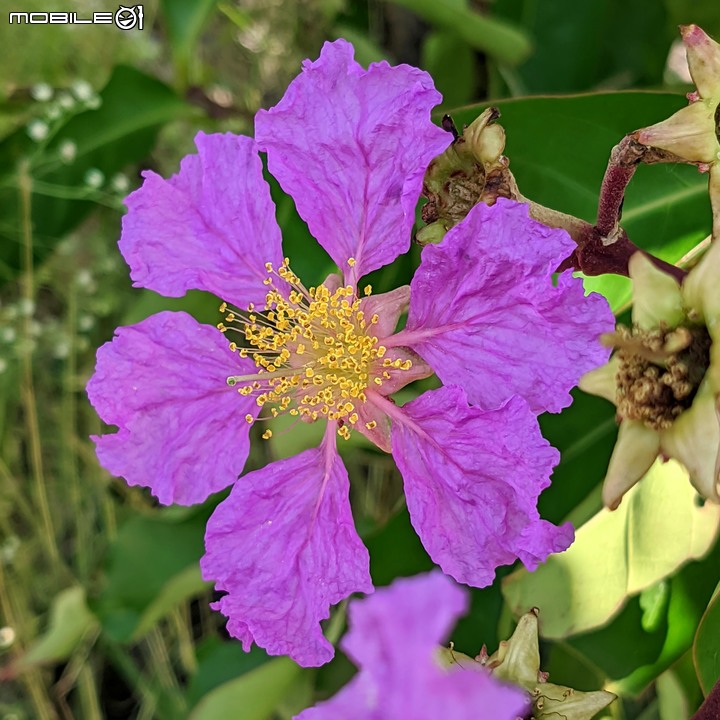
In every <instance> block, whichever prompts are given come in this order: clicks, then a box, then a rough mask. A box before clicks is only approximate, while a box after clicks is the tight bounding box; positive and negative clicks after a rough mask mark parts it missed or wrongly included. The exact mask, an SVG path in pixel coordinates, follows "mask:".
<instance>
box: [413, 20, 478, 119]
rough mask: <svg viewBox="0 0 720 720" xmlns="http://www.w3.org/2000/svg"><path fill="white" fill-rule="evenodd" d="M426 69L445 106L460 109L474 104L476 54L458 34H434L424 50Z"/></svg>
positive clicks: (424, 65)
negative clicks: (463, 105) (470, 103)
mask: <svg viewBox="0 0 720 720" xmlns="http://www.w3.org/2000/svg"><path fill="white" fill-rule="evenodd" d="M421 65H422V67H423V68H424V69H425V70H427V71H428V72H429V73H430V75H432V78H433V80H434V82H435V87H436V88H437V89H438V90H439V91H440V92H441V93H442V96H443V106H445V107H456V106H458V105H462V104H464V103H467V102H469V101H470V100H472V98H473V95H474V93H475V85H476V81H477V78H476V73H475V52H474V51H473V49H472V48H471V47H470V45H468V43H466V42H465V41H464V40H463V39H462V38H460V37H459V36H458V35H457V33H454V32H448V31H444V32H433V33H430V34H429V35H428V36H427V38H425V42H424V43H423V49H422V60H421Z"/></svg>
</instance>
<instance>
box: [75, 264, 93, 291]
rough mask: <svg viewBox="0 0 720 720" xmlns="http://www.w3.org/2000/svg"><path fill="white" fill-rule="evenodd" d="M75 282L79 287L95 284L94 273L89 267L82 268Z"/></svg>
mask: <svg viewBox="0 0 720 720" xmlns="http://www.w3.org/2000/svg"><path fill="white" fill-rule="evenodd" d="M75 282H76V283H77V284H78V287H81V288H89V287H92V286H93V285H94V284H95V281H94V279H93V276H92V273H91V272H90V271H89V270H88V269H87V268H81V269H80V270H78V272H77V275H75Z"/></svg>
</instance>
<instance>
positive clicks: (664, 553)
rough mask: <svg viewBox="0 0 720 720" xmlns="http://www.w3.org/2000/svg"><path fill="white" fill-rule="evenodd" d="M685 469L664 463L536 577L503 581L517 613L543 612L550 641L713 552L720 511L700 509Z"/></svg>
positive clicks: (594, 622) (520, 575) (600, 619)
mask: <svg viewBox="0 0 720 720" xmlns="http://www.w3.org/2000/svg"><path fill="white" fill-rule="evenodd" d="M695 499H696V493H695V490H694V489H693V488H692V486H691V485H690V482H689V480H688V477H687V473H686V472H685V470H684V469H683V468H682V467H681V466H680V465H679V464H678V463H677V462H675V461H674V460H670V461H668V462H666V463H662V462H660V461H657V462H656V463H655V465H653V467H652V468H651V469H650V471H649V472H648V474H647V475H646V476H645V478H644V479H643V480H641V482H640V483H639V484H638V485H636V486H635V487H634V488H633V489H632V490H631V491H630V492H629V493H628V494H627V495H626V496H625V498H624V499H623V502H622V503H621V504H620V507H619V508H618V509H617V510H615V511H614V512H610V511H608V510H602V511H601V512H600V513H598V514H597V515H596V516H595V517H594V518H592V519H591V520H590V521H588V522H587V523H585V525H583V526H582V527H581V528H579V529H578V530H577V533H576V538H575V542H574V543H573V545H572V546H571V547H570V549H569V550H567V551H565V552H564V553H561V554H558V555H551V556H550V557H549V558H548V560H547V562H546V563H545V564H544V565H542V566H541V567H539V568H538V569H537V570H536V571H535V572H534V573H529V572H527V570H525V569H521V570H518V571H516V572H515V573H513V574H512V575H510V576H509V577H508V578H506V579H505V581H504V583H503V594H504V596H505V599H506V600H507V602H508V603H509V605H510V607H511V609H512V610H513V613H514V614H516V615H520V614H522V613H523V612H525V611H526V610H527V609H528V608H529V607H533V606H536V607H539V608H540V611H541V614H542V618H543V622H542V633H543V636H545V637H549V638H562V637H567V636H570V635H575V634H577V633H581V632H584V631H587V630H591V629H592V628H596V627H599V626H600V625H602V624H603V623H605V622H607V621H608V620H609V619H610V618H612V617H613V616H614V615H616V614H617V613H618V611H619V610H620V609H621V608H622V606H623V605H624V603H625V602H626V601H627V598H628V597H629V596H632V595H636V594H637V593H639V592H640V591H642V590H644V589H645V588H647V587H649V586H651V585H653V584H655V583H657V582H659V581H660V580H662V579H663V578H665V577H667V576H668V575H670V574H671V573H673V572H675V571H676V570H677V569H678V568H679V567H681V566H682V565H683V564H684V563H686V562H687V561H688V560H691V559H694V558H698V557H701V556H702V555H703V554H705V553H706V552H707V551H708V549H709V548H710V547H711V545H712V543H713V541H714V539H715V537H716V534H717V529H718V523H719V522H720V507H718V506H716V505H713V504H712V503H706V504H705V505H704V506H703V507H698V505H697V503H696V501H695Z"/></svg>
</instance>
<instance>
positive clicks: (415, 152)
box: [255, 40, 452, 283]
mask: <svg viewBox="0 0 720 720" xmlns="http://www.w3.org/2000/svg"><path fill="white" fill-rule="evenodd" d="M440 100H441V96H440V94H439V93H438V92H437V91H436V90H435V88H434V87H433V82H432V79H431V78H430V76H429V75H428V74H427V73H425V72H422V71H421V70H417V69H416V68H413V67H409V66H408V65H399V66H398V67H390V66H389V65H388V64H387V63H386V62H380V63H375V64H373V65H371V66H370V68H369V69H368V70H363V68H362V67H361V66H360V65H358V64H357V63H356V62H355V60H354V59H353V48H352V46H351V45H350V44H349V43H347V42H346V41H344V40H338V41H336V42H334V43H325V46H324V47H323V49H322V53H321V55H320V58H319V59H318V60H316V61H315V62H310V61H306V62H305V64H304V65H303V71H302V73H301V74H300V75H299V76H298V77H297V78H296V79H295V80H293V82H292V83H291V84H290V86H289V87H288V89H287V92H286V93H285V96H284V97H283V99H282V100H281V101H280V102H279V103H278V104H277V105H276V106H275V107H274V108H272V109H271V110H269V111H265V110H261V111H260V112H258V114H257V115H256V117H255V137H256V139H257V142H258V145H259V146H260V148H261V149H262V150H265V151H267V154H268V168H269V169H270V172H271V173H272V174H273V175H274V176H275V177H276V178H277V179H278V181H279V182H280V185H281V186H282V188H283V190H285V192H287V193H289V194H290V195H292V197H293V198H294V200H295V204H296V206H297V209H298V212H299V213H300V216H301V217H302V218H303V219H304V220H305V222H306V223H307V224H308V227H309V228H310V231H311V232H312V234H313V235H314V236H315V237H316V238H317V239H318V241H319V243H320V244H321V245H322V246H323V247H324V248H325V250H327V252H328V253H329V254H330V257H332V259H333V260H334V261H335V262H336V263H337V265H338V267H340V268H341V269H342V270H343V272H344V273H345V277H346V280H347V281H348V282H350V283H354V282H355V281H356V280H357V278H359V277H361V276H362V275H364V274H366V273H368V272H370V271H371V270H376V269H377V268H379V267H382V266H383V265H386V264H387V263H389V262H392V261H393V260H394V259H395V258H396V257H397V256H398V255H400V254H401V253H403V252H406V251H407V250H408V248H409V247H410V229H411V228H412V225H413V222H414V219H415V206H416V204H417V201H418V197H419V195H420V191H421V189H422V181H423V175H424V173H425V170H426V169H427V166H428V164H429V163H430V161H431V160H432V159H433V158H434V157H435V156H436V155H438V154H439V153H441V152H442V151H443V150H444V149H445V148H446V147H447V145H448V143H449V142H450V140H451V139H452V138H451V137H450V135H449V134H448V133H446V132H445V131H443V130H441V129H440V128H439V127H437V126H436V125H434V124H433V123H431V122H430V110H431V108H432V107H434V106H435V105H437V104H438V103H439V102H440ZM351 257H352V258H355V260H356V264H355V266H354V267H353V268H349V267H348V259H349V258H351Z"/></svg>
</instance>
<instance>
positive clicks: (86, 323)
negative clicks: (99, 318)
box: [78, 314, 95, 332]
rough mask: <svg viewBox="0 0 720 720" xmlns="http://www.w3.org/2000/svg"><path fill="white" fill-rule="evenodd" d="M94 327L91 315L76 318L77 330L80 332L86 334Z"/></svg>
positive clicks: (93, 319)
mask: <svg viewBox="0 0 720 720" xmlns="http://www.w3.org/2000/svg"><path fill="white" fill-rule="evenodd" d="M94 325H95V318H94V317H93V316H92V315H87V314H83V315H80V317H78V330H80V332H88V331H89V330H92V329H93V327H94Z"/></svg>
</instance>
